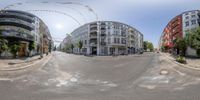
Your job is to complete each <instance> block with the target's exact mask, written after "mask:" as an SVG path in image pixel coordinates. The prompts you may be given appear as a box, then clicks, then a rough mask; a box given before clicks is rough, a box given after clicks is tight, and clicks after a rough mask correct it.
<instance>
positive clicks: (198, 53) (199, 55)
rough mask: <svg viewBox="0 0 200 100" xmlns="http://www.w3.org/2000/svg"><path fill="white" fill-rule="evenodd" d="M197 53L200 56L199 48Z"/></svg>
mask: <svg viewBox="0 0 200 100" xmlns="http://www.w3.org/2000/svg"><path fill="white" fill-rule="evenodd" d="M197 55H198V57H200V49H197Z"/></svg>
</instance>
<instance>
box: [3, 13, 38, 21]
mask: <svg viewBox="0 0 200 100" xmlns="http://www.w3.org/2000/svg"><path fill="white" fill-rule="evenodd" d="M0 18H18V19H21V20H26V21H28V22H34V21H35V20H34V18H33V17H30V16H26V15H23V14H18V13H0Z"/></svg>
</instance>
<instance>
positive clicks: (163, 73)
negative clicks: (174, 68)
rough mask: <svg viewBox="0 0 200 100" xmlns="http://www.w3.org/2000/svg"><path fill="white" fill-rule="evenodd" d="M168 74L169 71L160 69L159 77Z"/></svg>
mask: <svg viewBox="0 0 200 100" xmlns="http://www.w3.org/2000/svg"><path fill="white" fill-rule="evenodd" d="M168 74H169V71H168V70H166V69H161V71H160V75H168Z"/></svg>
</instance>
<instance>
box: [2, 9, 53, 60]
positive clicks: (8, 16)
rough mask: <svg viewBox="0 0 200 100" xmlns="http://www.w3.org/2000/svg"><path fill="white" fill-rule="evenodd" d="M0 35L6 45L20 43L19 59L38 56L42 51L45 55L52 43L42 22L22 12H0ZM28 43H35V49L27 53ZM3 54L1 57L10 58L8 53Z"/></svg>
mask: <svg viewBox="0 0 200 100" xmlns="http://www.w3.org/2000/svg"><path fill="white" fill-rule="evenodd" d="M0 35H1V36H3V38H5V39H6V40H8V44H12V42H13V41H18V42H20V50H19V51H18V56H19V57H24V56H29V54H31V55H36V54H40V53H41V52H42V50H43V52H44V53H47V51H50V50H49V49H50V48H49V47H51V46H52V43H53V41H52V38H51V35H50V33H49V30H48V28H47V26H46V25H45V24H44V22H43V21H42V20H40V19H39V18H38V17H36V16H35V15H33V14H30V13H27V12H24V11H17V10H4V11H1V12H0ZM42 37H43V38H42ZM30 43H35V49H34V50H32V52H30V51H29V44H30ZM42 43H43V45H42ZM42 47H43V48H42ZM47 49H48V50H47ZM5 53H6V52H4V54H2V56H8V57H9V56H12V54H11V53H9V52H7V53H6V54H5Z"/></svg>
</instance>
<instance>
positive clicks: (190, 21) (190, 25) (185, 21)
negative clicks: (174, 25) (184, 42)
mask: <svg viewBox="0 0 200 100" xmlns="http://www.w3.org/2000/svg"><path fill="white" fill-rule="evenodd" d="M199 26H200V10H192V11H187V12H184V13H183V14H182V29H183V37H185V36H186V34H189V31H190V30H195V29H196V28H198V27H199ZM186 55H188V56H197V54H196V50H195V49H193V48H191V47H189V46H188V47H187V50H186Z"/></svg>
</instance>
